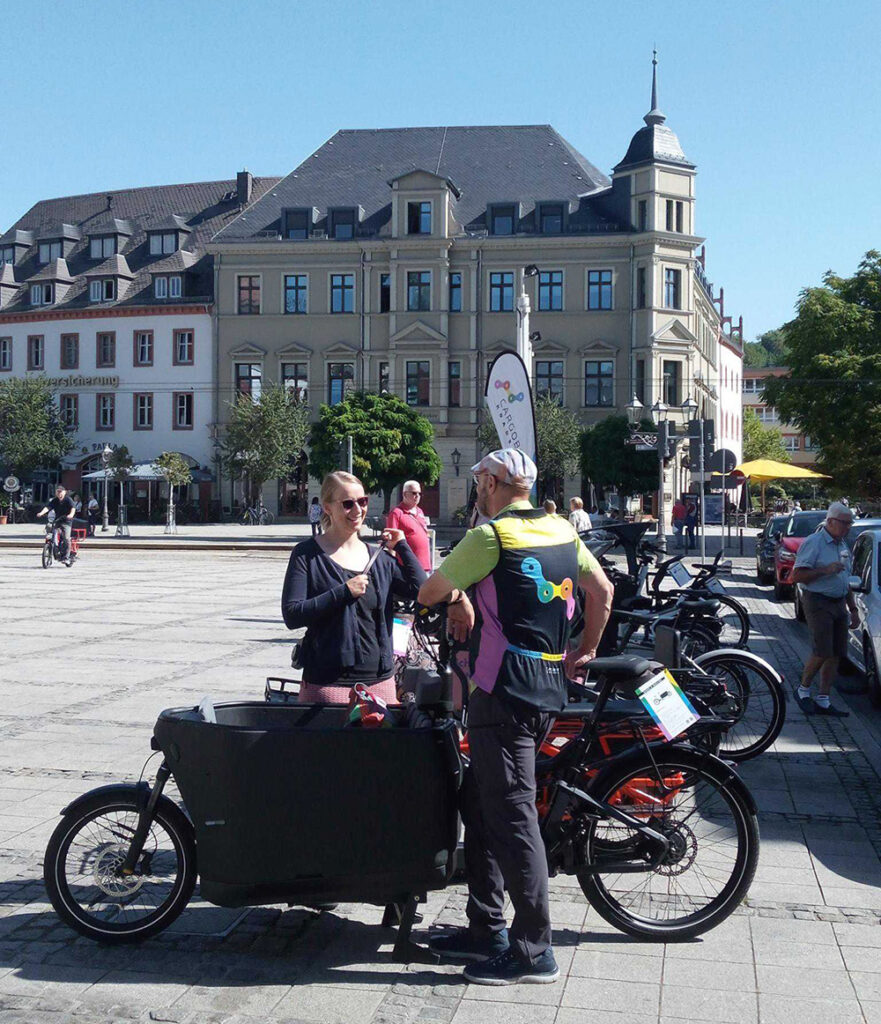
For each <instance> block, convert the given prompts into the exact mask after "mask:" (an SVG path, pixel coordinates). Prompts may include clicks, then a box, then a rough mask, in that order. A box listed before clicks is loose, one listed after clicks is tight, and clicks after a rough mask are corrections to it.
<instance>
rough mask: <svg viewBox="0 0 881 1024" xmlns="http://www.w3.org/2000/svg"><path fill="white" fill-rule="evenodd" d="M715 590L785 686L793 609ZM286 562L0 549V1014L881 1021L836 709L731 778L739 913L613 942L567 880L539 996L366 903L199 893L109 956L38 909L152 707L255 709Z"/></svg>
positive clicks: (863, 865) (795, 649)
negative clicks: (552, 967)
mask: <svg viewBox="0 0 881 1024" xmlns="http://www.w3.org/2000/svg"><path fill="white" fill-rule="evenodd" d="M738 564H739V566H740V571H739V572H738V574H737V575H735V577H734V578H733V579H732V581H731V583H730V587H729V589H730V590H731V591H732V592H733V593H734V594H736V595H737V596H740V597H742V598H744V599H745V600H746V602H747V603H748V605H749V607H750V611H751V613H752V616H753V623H754V631H755V637H756V639H755V643H754V645H753V646H754V649H755V650H756V651H757V652H758V653H760V654H763V655H766V656H768V657H770V658H771V659H772V660H773V661H774V662H775V663H776V664H777V665H778V666H779V667H780V669H781V671H782V672H783V674H784V676H785V677H786V679H787V684H788V685H791V684H792V683H793V682H794V680H795V678H796V677H797V674H798V671H799V668H800V664H801V659H802V657H803V654H804V651H805V638H804V633H803V627H802V626H800V625H799V624H798V623H796V622H795V621H794V620H793V618H792V613H791V608H790V606H788V605H786V606H777V605H775V604H773V603H772V602H771V601H770V600H769V593H768V591H767V589H764V590H760V589H758V588H756V587H755V586H753V584H752V580H751V577H750V576H749V575H748V574H747V571H748V562H747V561H746V560H744V561H742V562H739V563H738ZM284 568H285V559H284V556H283V555H281V554H274V553H270V552H264V553H261V552H248V553H242V554H236V553H223V554H221V553H215V554H214V555H208V554H205V555H203V554H201V553H194V554H174V553H161V554H160V553H156V552H150V553H148V552H140V551H138V552H136V551H132V552H131V553H124V552H123V553H119V552H114V553H111V552H104V553H100V554H99V553H98V552H96V551H95V550H94V549H93V553H92V554H91V555H90V554H89V553H88V552H87V553H86V556H85V557H84V558H83V559H82V560H81V562H80V563H78V564H77V565H76V566H75V567H74V569H72V570H65V569H63V568H57V567H56V568H53V569H52V570H50V571H48V572H46V571H43V570H42V569H40V568H39V562H38V552H37V550H34V551H33V552H24V551H6V552H4V553H3V554H2V556H0V593H2V595H3V599H2V600H3V611H2V613H0V730H2V736H3V743H2V746H0V1024H2V1022H6V1021H29V1022H33V1021H41V1022H42V1021H49V1022H58V1024H66V1022H71V1021H75V1022H95V1024H105V1022H107V1024H109V1022H111V1021H127V1020H153V1021H174V1022H179V1024H185V1022H191V1021H192V1022H206V1024H220V1022H228V1024H257V1022H258V1021H260V1022H269V1024H278V1022H291V1021H328V1022H331V1021H344V1022H347V1024H348V1022H352V1024H368V1022H370V1024H409V1022H447V1021H452V1022H454V1024H469V1022H478V1021H479V1022H480V1024H490V1022H492V1021H494V1020H499V1021H502V1020H504V1021H508V1022H512V1024H517V1022H520V1021H529V1022H530V1024H552V1022H553V1024H575V1022H576V1021H578V1022H580V1021H583V1020H585V1019H589V1016H590V1015H595V1014H596V1013H597V1012H598V1011H599V1012H602V1014H603V1016H602V1020H603V1022H604V1024H659V1022H660V1021H662V1020H663V1021H667V1020H671V1021H672V1020H676V1019H687V1020H692V1021H696V1020H697V1021H701V1020H705V1021H722V1022H730V1024H753V1022H756V1024H758V1022H759V1021H761V1022H762V1024H784V1022H789V1021H792V1020H794V1019H797V1020H798V1021H799V1024H811V1022H813V1021H815V1020H816V1021H818V1022H820V1021H822V1022H823V1024H829V1022H834V1024H849V1022H851V1021H853V1022H857V1021H868V1022H872V1024H881V926H879V923H881V859H879V854H881V830H879V810H881V807H879V804H881V785H879V783H881V771H879V768H881V745H879V739H881V729H879V721H881V715H879V714H878V713H877V712H876V713H874V714H873V713H872V712H871V710H870V709H869V708H868V704H867V702H866V700H865V698H861V697H848V698H847V700H848V702H849V703H850V706H851V707H852V709H853V710H854V714H853V715H852V716H851V717H850V718H849V719H846V720H843V721H829V720H826V719H822V720H821V719H817V718H809V719H808V718H805V717H804V716H803V715H802V714H801V713H800V712H799V711H798V710H797V709H796V708H795V705H794V703H792V702H791V703H790V705H789V721H788V722H787V725H786V727H785V729H784V732H783V734H782V735H781V737H780V739H779V740H778V742H777V743H776V745H775V747H774V749H773V750H772V751H770V752H768V753H767V754H765V755H764V756H763V757H761V758H759V759H758V760H757V761H755V762H752V763H751V764H749V765H747V766H745V768H744V775H745V777H746V778H747V780H748V782H749V784H750V786H751V787H752V788H753V791H754V792H755V794H756V798H757V800H758V802H759V805H760V808H761V826H762V834H763V843H762V855H761V861H760V866H759V869H758V875H757V878H756V881H755V884H754V885H753V888H752V891H751V893H750V896H749V898H748V900H747V901H746V902H745V904H744V905H743V906H742V907H741V908H739V910H738V911H737V912H736V913H735V914H734V915H733V916H732V917H731V918H730V919H729V920H728V921H727V922H725V923H724V924H723V925H722V926H721V927H719V928H718V929H716V930H715V931H713V932H711V933H709V934H707V935H706V936H704V937H702V938H701V939H699V940H697V941H695V942H693V943H687V944H676V945H669V946H666V947H665V946H663V945H655V944H649V943H641V942H637V941H635V940H633V939H630V938H628V937H626V936H624V935H621V934H619V933H617V932H615V931H613V930H612V929H611V928H609V927H608V926H607V925H605V923H604V922H603V921H602V920H601V919H600V918H599V917H598V916H597V915H596V914H595V913H594V912H593V910H590V909H589V908H588V906H587V904H586V902H585V901H584V898H583V896H582V895H581V891H580V889H579V888H578V886H577V884H573V881H572V880H570V879H566V878H564V879H562V880H560V879H557V880H554V882H553V883H552V899H553V905H552V916H553V920H554V924H555V929H556V930H555V947H556V951H557V956H558V959H559V961H560V964H561V967H562V969H563V972H564V978H563V979H561V981H560V982H559V983H558V984H556V985H550V986H521V987H515V988H502V989H492V988H489V989H488V988H482V987H478V986H471V987H467V986H465V985H463V984H462V983H461V980H460V974H459V969H458V968H453V967H426V966H422V965H417V964H413V965H409V966H400V965H396V964H393V963H391V962H390V958H389V950H390V946H389V933H388V932H385V931H383V929H381V928H380V926H379V922H380V916H381V911H380V910H379V909H378V908H374V907H361V906H349V905H341V906H340V907H338V908H337V909H336V910H335V911H333V912H327V911H325V912H323V913H318V912H315V911H311V910H307V909H303V908H292V909H286V908H283V907H267V908H259V909H254V910H251V911H250V912H247V911H244V912H243V911H235V910H232V911H231V910H225V909H221V908H216V907H211V906H208V905H207V904H204V903H199V902H194V903H193V904H192V905H191V906H190V908H189V909H188V910H187V911H186V912H185V913H184V914H183V915H182V917H181V918H180V919H179V920H178V921H177V922H176V924H175V925H174V926H173V927H172V928H171V929H169V931H167V932H166V933H164V934H163V935H161V936H159V937H157V938H155V939H153V940H151V941H149V942H147V943H145V944H143V945H141V946H129V947H116V948H108V947H101V946H98V945H95V944H93V943H91V942H89V941H87V940H86V939H82V938H76V937H75V936H74V935H73V933H71V932H70V931H69V930H68V929H67V928H66V927H65V926H64V925H62V924H61V923H60V922H59V921H58V920H57V918H56V917H55V916H54V914H53V913H52V911H51V908H50V907H49V906H48V904H47V902H46V897H45V893H44V890H43V886H42V882H41V861H42V851H43V849H44V847H45V844H46V841H47V838H48V836H49V834H50V832H51V831H52V829H53V827H54V825H55V823H56V822H57V820H58V812H59V810H60V808H61V807H62V806H63V805H64V804H65V803H66V802H67V801H68V800H70V799H71V798H72V797H74V796H76V795H78V794H80V793H82V792H84V791H86V790H89V789H91V788H93V787H95V786H98V785H101V784H104V783H106V782H110V781H123V780H126V779H136V778H137V777H138V775H139V773H140V771H141V767H142V765H143V762H144V760H145V758H146V756H147V755H148V753H149V749H148V744H149V736H150V731H151V727H152V724H153V722H154V720H155V717H156V714H157V712H158V711H159V710H160V709H161V708H163V707H167V706H173V705H181V704H188V703H195V702H197V701H198V700H199V699H200V698H201V697H202V696H203V695H204V694H211V695H212V696H214V697H216V698H221V699H224V698H228V697H233V696H235V697H242V696H246V697H255V698H257V697H259V696H260V695H261V693H262V686H263V679H264V677H265V676H266V675H267V674H270V673H275V672H282V673H283V672H284V671H285V667H286V664H287V659H288V650H289V647H288V642H289V637H288V636H287V635H286V633H285V630H284V629H283V627H282V626H281V624H280V622H279V616H278V595H279V592H280V587H281V581H282V577H283V574H284ZM463 905H464V891H463V889H462V888H461V887H457V888H452V889H449V890H447V891H446V892H443V893H435V894H432V895H430V896H429V899H428V903H427V904H426V905H425V906H424V907H423V908H422V911H423V921H422V922H421V924H419V925H418V926H417V929H416V937H417V938H418V939H424V938H425V937H426V934H427V931H428V929H429V927H431V926H432V925H435V924H445V923H453V922H460V921H461V920H462V910H463Z"/></svg>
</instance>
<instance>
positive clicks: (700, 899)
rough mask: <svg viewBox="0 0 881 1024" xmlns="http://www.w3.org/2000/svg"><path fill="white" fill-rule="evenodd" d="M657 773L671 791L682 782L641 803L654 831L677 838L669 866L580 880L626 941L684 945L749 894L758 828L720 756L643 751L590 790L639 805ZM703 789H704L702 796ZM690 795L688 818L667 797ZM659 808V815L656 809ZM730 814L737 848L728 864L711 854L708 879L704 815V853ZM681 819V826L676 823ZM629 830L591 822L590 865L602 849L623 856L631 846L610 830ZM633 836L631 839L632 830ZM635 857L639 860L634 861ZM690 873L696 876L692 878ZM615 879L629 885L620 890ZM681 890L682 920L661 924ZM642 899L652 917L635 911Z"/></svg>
mask: <svg viewBox="0 0 881 1024" xmlns="http://www.w3.org/2000/svg"><path fill="white" fill-rule="evenodd" d="M659 775H660V777H661V778H662V779H663V780H664V781H665V783H667V784H668V785H669V783H670V781H671V780H673V781H674V782H676V781H678V779H680V778H681V779H682V780H683V781H682V784H681V785H680V786H679V787H678V789H673V788H671V789H669V790H667V791H664V790H661V791H660V792H661V793H662V794H663V795H662V797H661V799H657V798H656V797H652V796H650V798H649V800H647V801H646V803H645V804H644V805H643V807H650V808H651V815H650V816H651V821H652V826H653V827H655V828H658V829H660V830H661V831H662V832H664V833H665V834H666V835H667V836H669V837H670V838H671V840H673V845H672V846H671V850H670V853H669V855H668V859H667V861H666V862H665V863H664V864H662V865H660V866H659V867H658V868H655V869H651V870H646V871H645V872H637V873H633V874H622V873H618V874H615V873H614V871H613V872H610V873H609V874H608V875H606V874H603V873H588V872H586V871H584V870H581V871H579V872H577V873H576V874H577V877H578V881H579V884H580V885H581V889H582V891H583V892H584V895H585V897H586V898H587V901H588V903H590V905H591V906H592V907H593V908H594V910H596V912H597V913H598V914H599V915H600V917H602V918H603V920H605V921H607V922H608V923H609V924H611V925H612V926H613V927H615V928H618V929H619V930H620V931H623V932H626V933H627V934H628V935H635V936H637V937H639V938H644V939H653V940H655V941H659V942H677V941H685V940H687V939H692V938H694V937H695V936H697V935H700V934H702V933H703V932H706V931H709V930H710V929H711V928H714V927H716V925H718V924H720V923H721V922H722V921H724V920H725V919H726V918H727V917H728V916H729V915H730V914H731V913H732V912H733V911H734V909H735V908H736V907H737V906H738V904H739V903H740V902H741V900H742V899H743V898H744V896H745V895H746V894H747V892H748V890H749V887H750V884H751V883H752V880H753V877H754V875H755V871H756V866H757V864H758V856H759V827H758V822H757V819H756V815H755V809H754V806H753V804H752V801H751V798H750V797H749V796H748V793H747V792H746V790H745V787H744V786H743V783H742V782H740V780H739V779H737V776H735V775H733V772H732V771H731V769H729V768H728V767H727V766H726V765H724V764H723V763H722V762H721V761H719V760H718V758H715V757H712V756H711V755H707V754H700V753H698V752H697V751H693V750H690V749H689V748H687V747H681V746H677V745H675V744H671V745H669V746H668V747H666V748H662V749H659V750H656V751H655V758H654V760H653V759H652V757H651V756H649V754H648V753H646V752H643V751H640V752H638V753H637V754H634V755H633V756H631V757H629V758H626V759H624V760H622V762H620V763H619V764H617V765H613V766H610V767H609V768H608V769H607V770H606V771H604V772H601V773H600V774H599V775H598V776H597V777H596V778H595V779H593V780H592V781H591V783H590V784H589V786H588V791H589V792H590V794H591V795H592V796H594V797H596V798H598V799H600V800H602V801H603V802H606V803H607V802H609V801H611V800H615V799H616V797H617V796H619V795H620V796H622V797H623V798H624V799H627V800H631V801H633V800H638V799H639V794H641V793H642V792H643V791H644V790H645V789H646V779H648V780H654V779H656V778H657V777H658V776H659ZM634 780H640V781H639V783H638V784H637V785H638V787H639V788H637V789H636V790H633V789H632V788H631V789H630V790H628V789H627V786H628V785H631V786H632V785H633V783H634ZM698 786H700V787H702V788H701V789H700V790H698ZM688 791H692V792H693V793H694V794H695V796H694V799H693V804H694V806H693V808H692V809H691V810H688V811H687V813H686V816H685V817H684V818H683V817H682V815H683V813H685V810H684V808H678V806H677V805H676V804H675V802H674V798H673V797H670V796H668V793H674V794H683V793H687V792H688ZM633 792H636V793H637V796H636V797H633V796H632V793H633ZM649 801H650V802H649ZM683 802H684V801H683ZM659 805H661V807H662V810H661V811H658V810H657V808H658V806H659ZM627 806H628V807H629V808H630V813H633V814H634V816H639V814H640V813H642V814H643V815H645V814H648V813H649V812H648V811H641V810H640V808H639V806H638V805H637V806H636V809H635V810H634V805H633V804H630V805H627ZM674 808H677V809H676V810H674ZM622 809H626V808H622ZM726 810H727V812H728V813H729V814H730V820H731V824H730V826H729V830H730V833H731V835H732V839H733V846H732V849H731V850H730V851H727V856H728V857H729V860H730V863H728V862H726V859H725V856H726V854H725V852H723V851H719V850H716V851H714V852H712V853H711V854H710V855H709V864H710V865H711V867H712V874H707V870H708V869H707V868H704V867H701V869H696V867H695V865H696V863H697V859H698V856H699V855H700V852H701V839H700V838H699V836H698V832H699V831H702V829H701V828H700V822H701V820H702V818H703V817H704V816H706V819H707V829H708V834H707V835H706V836H704V838H703V850H704V853H705V854H706V850H707V848H708V847H707V842H708V841H709V840H711V839H712V837H713V836H717V837H718V836H719V835H720V834H721V833H722V830H723V829H724V828H725V826H724V824H723V825H720V824H719V820H720V819H721V818H722V815H723V812H724V811H726ZM677 813H678V815H679V819H681V820H679V819H677V817H674V814H677ZM626 828H627V827H626V826H619V825H617V823H615V822H613V821H612V819H600V820H598V821H597V820H594V821H592V822H591V823H590V825H589V827H588V832H587V837H586V840H585V853H586V857H587V863H596V855H597V854H600V855H601V854H602V852H603V849H604V848H605V850H606V851H611V850H614V851H615V852H616V853H617V854H618V856H620V851H621V850H623V849H626V848H627V845H628V844H630V843H631V842H632V840H628V839H627V838H626V832H625V833H624V834H623V835H616V834H615V832H611V833H610V832H609V831H608V830H609V829H613V830H614V829H617V830H618V832H619V833H621V832H622V831H623V830H624V829H626ZM604 830H606V831H605V832H604ZM629 831H630V832H631V834H633V833H632V830H629ZM609 836H611V840H610V839H609V838H608V837H609ZM722 841H723V839H722V838H716V839H713V840H712V842H710V844H709V848H710V849H711V850H712V847H713V846H718V845H719V844H720V843H721V842H722ZM689 858H690V859H689ZM636 859H637V857H636V855H634V862H636ZM704 863H707V859H705V860H704V861H702V865H703V864H704ZM692 871H694V874H691V872H692ZM647 875H648V876H654V877H655V878H656V879H660V881H659V882H658V884H657V886H656V889H655V891H653V892H649V887H650V885H651V884H652V881H653V879H652V878H648V879H647V878H646V876H647ZM723 876H724V877H723ZM615 879H622V880H623V881H622V882H621V883H620V884H619V885H618V887H617V888H616V881H615ZM627 879H636V880H637V881H636V883H635V891H634V893H633V896H634V901H631V902H630V904H629V905H625V904H626V901H627V896H628V894H627V893H624V892H622V891H621V889H623V887H624V886H625V885H626V884H627ZM674 879H684V880H686V882H687V885H685V884H684V883H680V882H674V881H673V880H674ZM717 881H718V882H719V886H720V888H719V892H718V893H717V894H716V895H714V896H711V895H708V887H710V886H712V885H713V884H714V883H715V882H717ZM680 885H682V886H683V887H684V888H687V889H689V890H690V892H687V893H683V898H684V900H685V912H684V913H682V914H681V915H680V916H679V917H671V916H667V917H665V918H663V919H659V918H658V917H654V916H650V915H652V914H655V915H661V914H663V913H664V911H665V910H666V911H672V910H673V909H674V899H675V898H676V894H675V893H674V892H673V889H674V887H675V886H680ZM636 899H644V900H646V901H647V902H643V903H642V904H641V906H643V907H646V906H647V907H648V914H646V913H640V912H638V911H637V909H636V906H635V900H636Z"/></svg>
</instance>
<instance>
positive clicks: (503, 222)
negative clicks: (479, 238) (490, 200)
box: [489, 205, 514, 235]
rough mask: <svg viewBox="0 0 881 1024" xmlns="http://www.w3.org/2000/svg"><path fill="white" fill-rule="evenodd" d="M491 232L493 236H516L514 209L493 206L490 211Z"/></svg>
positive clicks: (508, 206)
mask: <svg viewBox="0 0 881 1024" xmlns="http://www.w3.org/2000/svg"><path fill="white" fill-rule="evenodd" d="M489 232H490V234H491V235H513V234H514V207H513V206H512V205H505V206H493V207H492V208H491V209H490V217H489Z"/></svg>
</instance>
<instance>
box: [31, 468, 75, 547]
mask: <svg viewBox="0 0 881 1024" xmlns="http://www.w3.org/2000/svg"><path fill="white" fill-rule="evenodd" d="M48 512H54V513H55V522H56V523H58V524H59V525H60V526H61V532H62V534H63V540H62V542H61V550H62V551H63V552H64V564H65V565H70V562H71V558H70V530H71V527H72V525H73V517H74V516H75V515H76V506H75V505H74V503H73V499H72V498H71V497H70V496H69V495H68V493H67V488H66V487H63V486H62V485H61V484H59V485H58V486H57V487H56V488H55V497H54V498H52V500H51V501H49V502H48V503H47V504H46V505H44V506H43V507H42V508H41V509H40V511H39V512H38V513H37V518H38V519H39V518H41V517H42V516H44V515H46V514H47V513H48Z"/></svg>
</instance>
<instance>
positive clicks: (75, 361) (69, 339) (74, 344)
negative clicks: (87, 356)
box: [60, 334, 80, 370]
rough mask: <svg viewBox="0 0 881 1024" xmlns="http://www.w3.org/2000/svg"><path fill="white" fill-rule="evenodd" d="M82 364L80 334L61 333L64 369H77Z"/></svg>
mask: <svg viewBox="0 0 881 1024" xmlns="http://www.w3.org/2000/svg"><path fill="white" fill-rule="evenodd" d="M79 365H80V336H79V335H78V334H62V335H61V359H60V368H61V369H62V370H76V369H78V368H79Z"/></svg>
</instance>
